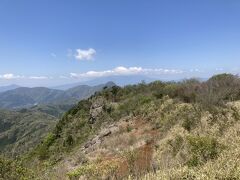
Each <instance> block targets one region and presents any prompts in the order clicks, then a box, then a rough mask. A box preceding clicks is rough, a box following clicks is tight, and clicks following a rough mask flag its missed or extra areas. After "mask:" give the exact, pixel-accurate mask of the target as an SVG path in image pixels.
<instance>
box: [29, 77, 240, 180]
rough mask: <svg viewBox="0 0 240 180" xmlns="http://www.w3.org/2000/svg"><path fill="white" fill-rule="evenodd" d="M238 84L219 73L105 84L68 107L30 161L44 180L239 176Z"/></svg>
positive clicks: (233, 79)
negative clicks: (207, 76)
mask: <svg viewBox="0 0 240 180" xmlns="http://www.w3.org/2000/svg"><path fill="white" fill-rule="evenodd" d="M239 87H240V86H239V79H238V78H236V77H234V76H230V75H220V76H216V77H213V78H212V79H210V80H209V81H208V82H207V83H199V82H197V81H194V80H191V81H188V82H183V83H161V82H154V83H151V84H149V85H145V84H139V85H138V86H127V87H125V88H123V89H122V88H112V89H110V90H109V89H106V90H104V91H102V92H100V93H98V94H97V95H95V96H92V97H91V98H89V99H88V100H84V101H81V102H80V103H79V104H78V106H76V107H74V108H72V109H71V110H70V111H68V113H66V114H65V116H64V117H63V118H62V120H61V121H59V123H58V124H57V126H56V128H55V130H54V131H53V132H52V133H50V134H49V135H48V136H47V137H46V138H45V140H44V142H43V143H42V144H40V145H39V146H38V147H37V148H36V149H35V151H33V152H32V153H31V154H30V155H29V157H28V160H29V159H30V160H31V165H35V166H36V165H38V168H37V169H34V171H35V172H36V173H37V174H38V177H40V178H42V179H67V178H70V179H76V178H79V177H80V176H82V177H84V178H85V179H99V178H100V179H105V178H112V179H114V178H117V177H118V178H120V179H121V178H127V177H129V176H130V177H131V178H132V179H135V178H139V177H141V178H145V179H196V178H197V179H239V178H240V174H239V172H240V171H239V167H240V164H239V163H240V162H239V148H240V147H239V146H240V144H239V117H240V106H239V104H240V103H239V102H238V101H236V100H238V99H239ZM230 101H232V103H230ZM228 102H229V103H228ZM109 129H110V131H111V132H110V133H109Z"/></svg>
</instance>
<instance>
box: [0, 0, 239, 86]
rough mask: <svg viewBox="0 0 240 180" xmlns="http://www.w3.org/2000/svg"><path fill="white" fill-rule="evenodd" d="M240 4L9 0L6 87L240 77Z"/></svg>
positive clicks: (1, 24)
mask: <svg viewBox="0 0 240 180" xmlns="http://www.w3.org/2000/svg"><path fill="white" fill-rule="evenodd" d="M239 19H240V1H238V0H201V1H197V0H181V1H179V0H149V1H147V0H41V1H40V0H39V1H33V0H21V1H13V0H1V1H0V85H6V84H12V83H17V84H23V85H29V86H37V85H47V86H49V85H56V84H61V83H70V82H76V81H83V80H87V79H93V78H97V77H107V76H119V75H133V74H134V75H135V74H137V75H138V74H139V75H146V76H153V77H157V78H159V79H161V78H168V79H180V78H184V77H208V76H210V75H212V74H216V73H222V72H231V73H235V74H237V73H239V72H240V21H239Z"/></svg>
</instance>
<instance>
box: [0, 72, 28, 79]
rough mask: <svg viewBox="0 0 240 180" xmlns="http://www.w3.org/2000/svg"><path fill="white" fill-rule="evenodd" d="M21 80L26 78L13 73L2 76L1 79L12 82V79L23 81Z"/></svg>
mask: <svg viewBox="0 0 240 180" xmlns="http://www.w3.org/2000/svg"><path fill="white" fill-rule="evenodd" d="M21 78H24V76H20V75H14V74H12V73H8V74H3V75H0V79H6V80H10V79H21Z"/></svg>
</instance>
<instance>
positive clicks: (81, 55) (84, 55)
mask: <svg viewBox="0 0 240 180" xmlns="http://www.w3.org/2000/svg"><path fill="white" fill-rule="evenodd" d="M69 53H70V51H69ZM96 53H97V52H96V50H95V49H93V48H89V49H87V50H85V49H76V54H75V55H74V57H75V58H76V59H77V60H92V59H93V58H94V56H95V55H96Z"/></svg>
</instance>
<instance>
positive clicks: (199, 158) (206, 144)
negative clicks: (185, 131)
mask: <svg viewBox="0 0 240 180" xmlns="http://www.w3.org/2000/svg"><path fill="white" fill-rule="evenodd" d="M187 140H188V145H189V148H190V149H189V151H190V159H189V161H188V165H189V166H198V165H201V164H204V163H206V162H207V161H208V160H211V159H215V158H216V157H217V156H218V154H219V153H220V152H221V151H222V149H223V146H221V145H220V144H219V143H218V142H217V140H216V139H214V138H212V137H209V136H205V137H201V136H188V137H187Z"/></svg>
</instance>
